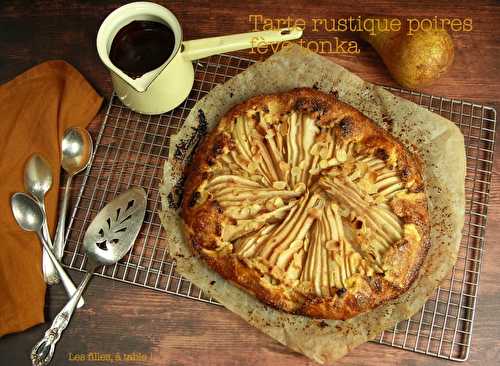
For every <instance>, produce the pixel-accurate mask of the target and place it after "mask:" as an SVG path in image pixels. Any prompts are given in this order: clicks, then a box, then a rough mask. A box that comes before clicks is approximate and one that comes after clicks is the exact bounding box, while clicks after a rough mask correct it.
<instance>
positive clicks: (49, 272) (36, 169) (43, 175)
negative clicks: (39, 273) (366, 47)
mask: <svg viewBox="0 0 500 366" xmlns="http://www.w3.org/2000/svg"><path fill="white" fill-rule="evenodd" d="M51 186H52V170H51V168H50V165H49V163H48V161H47V160H45V159H44V158H43V157H42V156H40V155H38V154H33V155H31V157H30V158H29V160H28V161H27V162H26V165H25V167H24V188H25V189H26V191H28V193H30V194H31V195H32V196H33V197H34V198H35V200H36V201H37V202H38V204H39V205H40V208H41V209H42V212H43V217H44V220H43V224H42V235H43V237H44V239H45V241H46V242H47V243H48V244H49V247H51V248H52V240H51V239H50V234H49V228H48V226H47V219H46V218H47V215H46V213H45V195H46V194H47V192H48V191H49V190H50V187H51ZM42 256H43V257H42V266H43V277H44V280H45V282H46V283H47V284H49V285H53V284H56V283H58V282H59V276H58V274H57V271H56V269H55V268H54V266H53V265H52V261H51V260H50V258H49V255H48V254H47V252H46V251H45V250H44V251H43V254H42Z"/></svg>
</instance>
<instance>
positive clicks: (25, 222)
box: [10, 193, 84, 308]
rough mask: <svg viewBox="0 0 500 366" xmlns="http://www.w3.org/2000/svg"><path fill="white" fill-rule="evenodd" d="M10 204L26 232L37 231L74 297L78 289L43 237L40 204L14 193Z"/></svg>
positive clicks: (64, 284)
mask: <svg viewBox="0 0 500 366" xmlns="http://www.w3.org/2000/svg"><path fill="white" fill-rule="evenodd" d="M10 204H11V207H12V213H13V214H14V217H15V219H16V221H17V223H18V224H19V226H20V227H21V228H22V229H23V230H26V231H35V232H36V233H37V234H38V237H39V238H40V241H41V242H42V245H43V248H44V249H45V251H46V252H47V254H48V256H49V258H50V260H51V261H52V264H53V265H54V267H55V269H56V270H57V273H58V274H59V277H60V278H61V282H62V283H63V286H64V289H65V290H66V292H67V293H68V295H69V296H72V295H73V294H74V293H75V292H76V287H75V285H74V284H73V281H71V278H69V276H68V274H67V273H66V272H65V271H64V269H63V268H62V266H61V264H59V262H58V260H57V259H56V257H55V255H54V253H52V251H51V250H50V248H49V245H48V244H47V242H46V241H45V238H44V237H43V235H42V224H43V212H42V209H41V208H40V206H39V205H38V203H37V202H36V201H35V200H34V199H33V198H31V197H30V196H29V195H27V194H26V193H14V195H13V196H12V197H11V199H10ZM80 300H81V301H80V302H78V307H79V308H80V307H82V306H83V304H84V301H83V299H80Z"/></svg>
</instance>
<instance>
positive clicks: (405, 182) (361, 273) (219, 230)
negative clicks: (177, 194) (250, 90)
mask: <svg viewBox="0 0 500 366" xmlns="http://www.w3.org/2000/svg"><path fill="white" fill-rule="evenodd" d="M182 217H183V219H184V222H185V232H186V235H187V237H188V239H189V243H190V245H191V247H192V249H193V251H194V252H195V253H197V254H199V255H200V256H201V258H203V259H204V260H205V261H206V263H207V264H208V265H209V266H210V267H211V268H212V269H214V270H215V271H217V272H218V273H219V274H221V275H222V276H223V277H224V278H226V279H228V280H230V281H232V282H233V283H235V284H237V285H238V286H240V287H241V288H243V289H245V290H246V291H249V292H250V293H252V294H254V295H255V296H256V297H257V298H258V299H259V300H261V301H262V302H264V303H266V304H268V305H271V306H273V307H275V308H277V309H281V310H283V311H287V312H291V313H296V314H303V315H307V316H311V317H317V318H328V319H348V318H351V317H354V316H356V315H357V314H359V313H361V312H365V311H368V310H370V309H373V308H375V307H376V306H379V305H381V304H383V303H385V302H387V301H389V300H391V299H394V298H396V297H398V296H399V295H401V294H402V293H404V292H405V291H406V290H407V289H408V288H409V287H410V285H411V284H412V282H413V280H414V279H415V277H416V275H417V274H418V271H419V268H420V266H421V264H422V261H423V259H424V257H425V255H426V253H427V249H428V246H429V214H428V210H427V198H426V194H425V187H424V182H423V179H422V167H421V163H420V159H419V158H418V157H417V156H415V155H414V154H412V153H410V152H409V151H408V150H407V149H405V147H404V146H403V145H402V144H401V143H400V142H399V141H397V140H396V139H395V138H394V137H393V136H391V135H390V134H389V133H388V132H386V131H385V130H384V129H382V128H381V127H379V126H377V125H376V124H375V123H374V122H373V121H371V120H370V119H369V118H367V117H366V116H364V115H363V114H362V113H361V112H359V111H358V110H356V109H355V108H353V107H351V106H349V105H347V104H345V103H343V102H340V101H339V100H337V99H336V97H335V96H334V95H332V94H324V93H322V92H320V91H317V90H314V89H308V88H302V89H296V90H292V91H290V92H286V93H281V94H273V95H263V96H258V97H254V98H251V99H249V100H247V101H245V102H243V103H241V104H239V105H237V106H235V107H234V108H233V109H231V110H230V111H229V112H228V113H227V114H226V115H225V116H224V117H223V118H222V119H221V121H220V123H219V124H218V126H217V127H216V128H215V129H214V130H213V131H212V132H211V133H210V134H208V135H207V136H206V138H205V139H204V141H203V142H202V143H201V145H200V147H199V149H198V150H197V152H196V154H195V156H194V159H193V162H192V164H191V166H190V167H189V169H188V175H187V179H186V182H185V191H184V199H183V207H182Z"/></svg>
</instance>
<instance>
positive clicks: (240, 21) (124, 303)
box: [0, 0, 500, 366]
mask: <svg viewBox="0 0 500 366" xmlns="http://www.w3.org/2000/svg"><path fill="white" fill-rule="evenodd" d="M159 2H161V1H159ZM123 3H125V2H124V1H119V2H114V1H113V2H112V1H88V2H85V3H79V2H65V1H62V0H57V1H35V2H30V3H28V2H23V1H10V2H3V3H2V4H1V5H0V29H2V31H1V32H0V49H1V50H2V52H1V53H0V66H1V67H0V82H5V81H7V80H9V79H11V78H13V77H15V75H17V74H19V73H20V72H22V71H24V70H26V69H27V68H29V67H31V66H33V65H35V64H37V63H39V62H42V61H45V60H48V59H56V58H62V59H65V60H67V61H68V62H70V63H72V64H73V65H74V66H76V67H77V68H78V69H79V70H80V71H81V72H82V73H83V74H84V75H85V76H86V77H87V78H88V79H89V81H90V82H91V83H92V84H93V85H94V86H95V87H96V89H97V90H98V91H99V92H100V93H101V94H102V95H104V96H109V95H110V93H111V83H110V79H109V75H108V73H107V71H106V69H105V68H104V66H102V64H101V63H100V62H99V59H98V57H97V54H96V51H95V36H96V34H97V29H98V27H99V24H100V22H101V21H102V20H103V19H104V18H105V16H106V15H107V13H109V12H110V11H111V10H112V9H114V8H116V7H117V6H119V5H120V4H123ZM163 3H164V4H165V5H166V6H168V7H169V8H170V9H171V10H173V11H174V12H175V13H176V15H177V16H178V18H179V20H180V22H181V24H182V25H183V28H184V35H185V39H195V38H201V37H209V36H216V35H221V34H229V33H239V32H247V31H250V30H251V29H252V24H250V22H249V21H248V16H249V14H263V15H265V16H268V17H274V18H276V17H286V16H288V15H290V16H291V17H301V18H304V19H306V20H310V19H312V18H313V17H341V16H349V15H353V16H356V15H358V14H370V15H394V16H426V17H432V16H435V15H436V16H438V17H458V18H464V17H472V18H473V22H474V23H473V24H474V31H473V32H470V33H468V34H466V33H462V34H458V33H455V34H453V39H454V41H455V45H456V59H455V64H454V65H453V68H452V70H451V72H450V73H449V74H447V75H445V76H444V77H443V78H442V79H441V80H439V81H438V82H437V83H436V84H435V85H434V86H432V87H429V88H427V89H426V90H425V91H426V92H428V93H432V94H435V95H445V96H450V97H455V98H461V99H465V100H471V101H476V102H480V103H487V104H490V105H493V106H498V105H499V104H498V101H499V100H500V88H499V87H498V86H499V85H500V76H499V74H500V73H499V71H500V58H499V56H500V52H499V49H500V45H499V40H500V30H499V29H498V24H499V23H500V22H499V21H500V17H499V15H498V14H499V10H500V7H499V6H498V3H497V2H495V1H477V2H471V1H459V2H456V3H455V4H448V3H446V2H442V3H437V2H435V1H430V0H426V1H408V2H405V3H396V2H391V1H388V0H371V1H367V2H366V3H365V4H362V5H360V4H358V5H356V4H354V3H353V2H352V1H344V0H342V1H336V2H335V4H332V3H331V2H315V3H314V4H311V3H310V2H307V1H305V0H297V1H294V2H283V3H278V2H276V1H258V2H252V5H248V3H247V2H243V1H233V2H231V4H227V3H226V2H225V1H222V0H212V1H210V2H209V1H202V2H180V1H175V2H168V3H167V2H163ZM336 35H337V36H340V37H341V38H342V39H350V38H352V39H357V36H356V35H347V34H343V35H338V34H334V35H332V34H326V33H317V34H315V33H314V34H313V33H312V32H306V34H305V38H306V39H309V40H314V39H316V40H319V39H329V38H331V37H333V36H336ZM360 44H361V49H362V53H361V54H360V55H359V56H349V55H339V56H334V57H331V58H332V59H333V60H335V61H336V62H338V63H339V64H341V65H343V66H346V67H347V68H349V69H350V70H351V71H353V72H356V73H357V74H359V75H360V76H361V77H363V78H365V79H367V80H369V81H372V82H375V83H380V84H384V85H392V86H395V83H394V82H393V81H392V80H391V79H390V77H389V75H388V73H387V71H386V70H385V68H384V66H383V65H382V64H381V62H380V60H379V58H378V56H377V55H376V54H375V52H374V51H373V50H371V48H369V47H368V46H367V45H366V44H364V43H360ZM238 54H239V55H242V56H247V57H248V56H249V54H248V51H243V52H239V53H238ZM250 56H252V55H250ZM101 118H102V115H100V116H98V117H97V118H96V119H95V121H94V122H93V123H92V124H91V129H92V130H93V131H94V132H95V131H96V130H97V129H98V127H99V125H100V121H101ZM496 139H497V143H498V142H499V140H498V139H499V137H497V138H496ZM495 157H496V158H497V159H496V161H495V164H494V169H493V176H492V180H493V184H492V192H491V194H490V198H491V201H490V209H489V219H488V230H487V236H486V241H487V245H486V251H485V254H484V257H483V267H482V274H481V286H480V290H479V298H478V308H477V309H478V310H477V313H476V314H475V325H474V336H473V340H472V351H471V354H470V358H469V361H468V364H471V365H481V366H484V365H493V364H498V363H499V362H500V351H499V350H500V340H499V339H500V318H499V317H498V313H499V311H500V293H499V284H498V276H499V275H500V267H498V265H497V258H499V257H500V246H498V245H496V244H495V239H497V238H498V237H499V236H500V198H499V197H500V185H499V183H500V175H499V172H500V161H499V159H498V153H497V154H495ZM71 275H72V277H73V278H74V279H75V281H79V280H80V278H81V275H80V274H79V273H77V272H72V273H71ZM86 298H87V306H86V307H85V308H84V309H82V310H81V311H78V313H77V314H76V315H75V318H74V319H73V320H72V323H71V325H70V327H69V328H68V329H67V331H66V332H65V335H64V337H63V339H62V340H61V341H60V343H59V344H58V347H57V351H56V356H55V359H54V362H53V364H54V365H66V364H73V363H72V362H70V361H69V359H70V356H71V357H73V358H74V357H75V356H74V354H78V353H85V354H87V353H88V352H98V353H101V354H114V353H120V354H121V353H132V352H136V353H141V354H144V355H145V357H146V360H145V361H137V362H126V363H125V362H123V363H122V364H127V365H198V364H200V363H202V362H203V363H204V364H209V365H212V364H214V365H215V364H217V365H254V364H272V365H287V366H291V365H309V364H310V365H312V364H314V363H313V362H311V361H308V360H307V359H306V358H305V357H303V356H301V355H298V354H295V353H292V352H290V351H289V350H287V349H286V348H285V347H283V346H281V345H279V344H277V343H276V342H274V341H272V340H271V339H269V338H268V337H267V336H265V335H263V334H262V333H260V332H259V331H257V330H256V329H253V328H252V327H251V326H249V325H248V324H246V323H245V322H244V321H242V320H241V319H239V318H238V317H237V316H236V315H234V314H232V313H231V312H229V311H227V310H225V309H223V308H221V307H217V306H214V305H208V304H203V303H200V302H196V301H193V300H188V299H182V298H179V297H175V296H171V295H167V294H163V293H159V292H155V291H152V290H147V289H142V288H138V287H135V286H131V285H128V284H123V283H118V282H114V281H110V280H106V279H102V278H95V279H94V280H93V281H92V284H91V286H90V287H89V289H88V291H87V294H86ZM65 301H66V298H65V295H64V292H63V291H62V289H61V288H60V287H55V288H51V289H50V291H49V292H48V297H47V312H48V319H53V317H54V315H55V314H56V313H57V311H58V310H59V309H60V308H61V307H62V306H63V305H64V303H65ZM46 327H47V324H45V325H40V326H37V327H34V328H32V329H30V330H28V331H26V332H24V333H21V334H14V335H9V336H6V337H4V338H2V339H1V340H0V360H1V362H0V363H1V364H6V365H28V364H29V359H28V354H29V350H30V349H31V347H32V345H33V344H34V343H35V342H36V341H37V340H38V339H39V338H40V337H41V336H42V334H43V332H44V331H45V329H46ZM70 354H73V355H70ZM75 362H76V361H75ZM79 364H86V365H95V364H96V362H91V361H88V362H80V363H79ZM339 364H341V365H360V364H370V365H386V364H402V365H417V364H419V365H444V364H450V365H451V364H454V363H453V362H450V361H445V360H439V359H436V358H432V357H428V356H424V355H420V354H416V353H413V352H408V351H402V350H398V349H394V348H391V347H386V346H381V345H376V344H365V345H363V346H360V347H359V348H358V349H356V350H355V351H353V352H352V353H351V354H350V355H348V356H347V357H345V358H344V359H343V360H342V361H341V362H339Z"/></svg>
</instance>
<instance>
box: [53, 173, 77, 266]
mask: <svg viewBox="0 0 500 366" xmlns="http://www.w3.org/2000/svg"><path fill="white" fill-rule="evenodd" d="M72 180H73V176H72V175H68V178H67V180H66V185H65V188H64V193H63V200H62V202H61V208H60V210H59V221H58V222H57V228H56V236H55V237H54V243H53V244H54V254H55V255H56V258H57V259H59V260H61V258H62V256H63V254H64V247H65V244H66V242H65V240H64V234H65V233H66V214H67V212H68V200H69V190H70V188H71V181H72Z"/></svg>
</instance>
